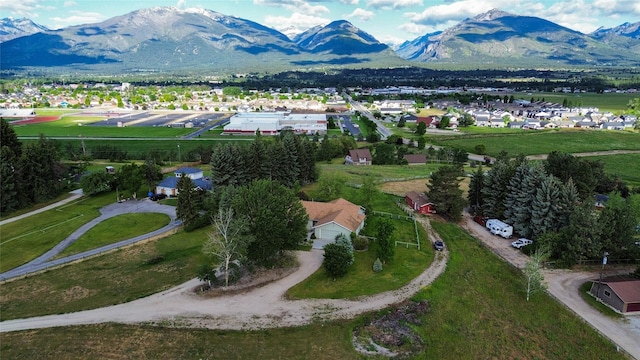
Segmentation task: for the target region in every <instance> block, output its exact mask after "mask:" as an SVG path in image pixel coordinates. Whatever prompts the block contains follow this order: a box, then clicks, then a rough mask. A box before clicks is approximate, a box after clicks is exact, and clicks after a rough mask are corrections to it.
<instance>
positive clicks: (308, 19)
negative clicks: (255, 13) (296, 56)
mask: <svg viewBox="0 0 640 360" xmlns="http://www.w3.org/2000/svg"><path fill="white" fill-rule="evenodd" d="M330 22H331V20H329V19H325V18H322V17H317V16H309V15H306V14H301V13H297V12H295V13H293V14H291V16H290V17H286V16H271V15H268V16H266V17H265V18H264V24H265V25H267V26H270V27H272V28H274V29H276V30H278V31H283V30H288V31H290V29H291V28H292V27H294V28H296V29H297V30H298V32H303V31H305V30H307V29H309V28H312V27H314V26H318V25H326V24H328V23H330Z"/></svg>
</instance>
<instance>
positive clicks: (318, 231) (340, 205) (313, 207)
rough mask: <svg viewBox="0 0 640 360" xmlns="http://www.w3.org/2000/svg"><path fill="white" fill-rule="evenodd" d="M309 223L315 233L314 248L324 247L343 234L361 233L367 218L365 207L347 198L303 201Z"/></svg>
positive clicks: (310, 231)
mask: <svg viewBox="0 0 640 360" xmlns="http://www.w3.org/2000/svg"><path fill="white" fill-rule="evenodd" d="M302 206H304V208H305V210H306V211H307V214H308V215H309V223H308V224H307V229H308V230H309V233H310V234H313V235H315V238H316V240H315V241H314V245H313V247H314V248H322V247H324V245H326V244H328V243H331V242H333V241H334V240H335V238H336V236H338V235H340V234H342V235H345V236H347V237H350V235H351V233H356V234H359V233H360V230H362V228H363V227H364V220H365V218H366V216H365V213H364V208H362V207H361V206H359V205H355V204H353V203H351V202H349V201H347V200H345V199H342V198H340V199H336V200H333V201H329V202H317V201H302Z"/></svg>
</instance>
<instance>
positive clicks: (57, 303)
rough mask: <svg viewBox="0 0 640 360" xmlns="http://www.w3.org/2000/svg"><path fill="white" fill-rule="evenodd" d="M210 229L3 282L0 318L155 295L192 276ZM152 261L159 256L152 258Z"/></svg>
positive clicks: (179, 235) (91, 307) (61, 311)
mask: <svg viewBox="0 0 640 360" xmlns="http://www.w3.org/2000/svg"><path fill="white" fill-rule="evenodd" d="M208 230H209V229H208V228H204V229H201V230H197V231H194V232H190V233H186V232H183V231H180V232H178V233H176V234H175V235H171V236H169V237H166V238H163V239H160V240H157V241H150V242H145V243H142V244H138V245H135V246H132V247H128V248H124V249H120V250H117V251H115V252H112V253H109V254H106V255H102V256H99V257H95V258H92V259H88V260H85V261H83V262H80V263H77V264H73V265H69V266H66V267H62V268H58V269H53V270H50V271H47V272H45V273H42V274H38V275H34V276H30V277H27V278H24V279H19V280H15V281H11V282H8V283H5V284H2V292H0V309H1V310H2V311H0V318H1V320H8V319H16V318H23V317H31V316H40V315H46V314H59V313H67V312H74V311H80V310H87V309H95V308H98V307H103V306H107V305H113V304H119V303H123V302H127V301H131V300H134V299H137V298H140V297H144V296H147V295H151V294H154V293H157V292H160V291H162V290H165V289H168V288H170V287H172V286H175V285H178V284H180V283H182V282H185V281H187V280H190V279H192V278H193V277H195V274H196V272H197V269H198V266H199V265H200V264H201V263H202V262H204V255H202V244H203V243H204V241H205V240H206V239H207V236H206V231H208ZM158 257H161V258H158ZM152 259H156V260H157V259H160V260H159V261H157V262H154V261H150V260H152ZM34 299H37V301H34ZM3 357H4V354H3Z"/></svg>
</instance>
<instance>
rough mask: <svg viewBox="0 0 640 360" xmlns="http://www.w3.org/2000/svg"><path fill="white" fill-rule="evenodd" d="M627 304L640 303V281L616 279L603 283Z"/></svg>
mask: <svg viewBox="0 0 640 360" xmlns="http://www.w3.org/2000/svg"><path fill="white" fill-rule="evenodd" d="M603 283H604V284H607V285H608V286H609V287H610V288H611V290H613V291H614V292H615V293H616V295H618V296H619V297H620V299H622V301H624V302H625V303H636V302H640V279H614V280H608V281H603Z"/></svg>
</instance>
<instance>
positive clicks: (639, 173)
mask: <svg viewBox="0 0 640 360" xmlns="http://www.w3.org/2000/svg"><path fill="white" fill-rule="evenodd" d="M585 159H589V160H596V161H600V162H602V163H603V164H604V169H605V171H606V172H607V173H608V174H611V175H617V176H619V177H620V178H621V179H622V180H624V181H625V182H626V183H627V184H629V185H635V186H640V153H634V154H617V155H606V156H589V157H586V158H585Z"/></svg>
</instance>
